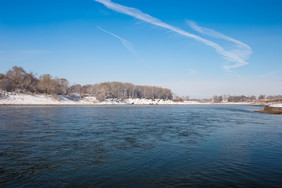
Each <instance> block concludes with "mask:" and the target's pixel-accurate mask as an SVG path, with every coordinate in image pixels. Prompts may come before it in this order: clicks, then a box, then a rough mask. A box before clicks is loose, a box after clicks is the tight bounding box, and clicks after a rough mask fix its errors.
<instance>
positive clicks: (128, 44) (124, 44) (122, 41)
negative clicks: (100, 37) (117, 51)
mask: <svg viewBox="0 0 282 188" xmlns="http://www.w3.org/2000/svg"><path fill="white" fill-rule="evenodd" d="M97 28H98V29H99V30H101V31H103V32H105V33H107V34H109V35H111V36H113V37H115V38H117V39H119V40H120V42H121V44H122V45H123V46H124V47H125V48H126V49H128V51H130V53H132V54H133V55H136V50H135V49H134V48H133V46H132V44H131V43H130V42H129V41H128V40H125V39H124V38H121V37H120V36H117V35H115V34H113V33H111V32H109V31H106V30H104V29H102V28H101V27H97Z"/></svg>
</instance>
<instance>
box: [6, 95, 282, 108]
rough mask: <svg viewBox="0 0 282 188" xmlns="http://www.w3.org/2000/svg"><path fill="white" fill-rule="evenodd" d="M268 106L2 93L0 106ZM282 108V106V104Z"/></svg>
mask: <svg viewBox="0 0 282 188" xmlns="http://www.w3.org/2000/svg"><path fill="white" fill-rule="evenodd" d="M211 104H227V105H266V104H262V103H209V102H207V103H201V102H198V101H184V102H174V101H172V100H162V99H155V100H152V99H138V98H136V99H124V100H121V99H105V100H103V101H98V100H97V99H96V98H95V97H91V96H87V97H75V96H65V95H45V94H23V93H11V92H2V93H1V92H0V105H211ZM281 106H282V104H281Z"/></svg>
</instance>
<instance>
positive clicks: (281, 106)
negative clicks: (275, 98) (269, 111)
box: [269, 103, 282, 108]
mask: <svg viewBox="0 0 282 188" xmlns="http://www.w3.org/2000/svg"><path fill="white" fill-rule="evenodd" d="M269 106H270V107H276V108H282V103H276V104H271V105H269Z"/></svg>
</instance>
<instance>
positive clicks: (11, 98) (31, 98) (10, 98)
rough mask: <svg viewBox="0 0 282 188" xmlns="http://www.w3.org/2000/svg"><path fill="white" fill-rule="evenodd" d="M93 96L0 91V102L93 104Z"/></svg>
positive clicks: (10, 103)
mask: <svg viewBox="0 0 282 188" xmlns="http://www.w3.org/2000/svg"><path fill="white" fill-rule="evenodd" d="M97 102H98V101H97V100H96V98H95V97H84V98H81V97H69V96H64V95H57V96H56V95H55V96H53V95H43V94H40V95H38V94H33V95H28V94H22V93H4V94H3V93H2V94H1V95H0V104H5V105H13V104H16V105H25V104H26V105H60V104H66V105H67V104H73V105H75V104H94V103H97Z"/></svg>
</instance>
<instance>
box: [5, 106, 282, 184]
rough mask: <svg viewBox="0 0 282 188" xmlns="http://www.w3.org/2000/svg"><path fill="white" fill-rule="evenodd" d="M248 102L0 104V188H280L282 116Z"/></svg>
mask: <svg viewBox="0 0 282 188" xmlns="http://www.w3.org/2000/svg"><path fill="white" fill-rule="evenodd" d="M261 108H262V107H253V106H227V105H224V106H221V105H218V106H212V105H210V106H80V107H79V106H75V107H70V106H63V107H4V106H2V107H0V163H1V166H0V187H1V186H3V187H19V186H23V187H58V186H59V187H80V186H83V187H95V186H105V187H112V186H115V187H116V186H119V187H171V186H173V187H174V186H179V187H180V186H192V187H230V186H231V187H280V186H281V185H282V116H281V115H271V114H260V113H255V112H253V111H254V110H260V109H261Z"/></svg>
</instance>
